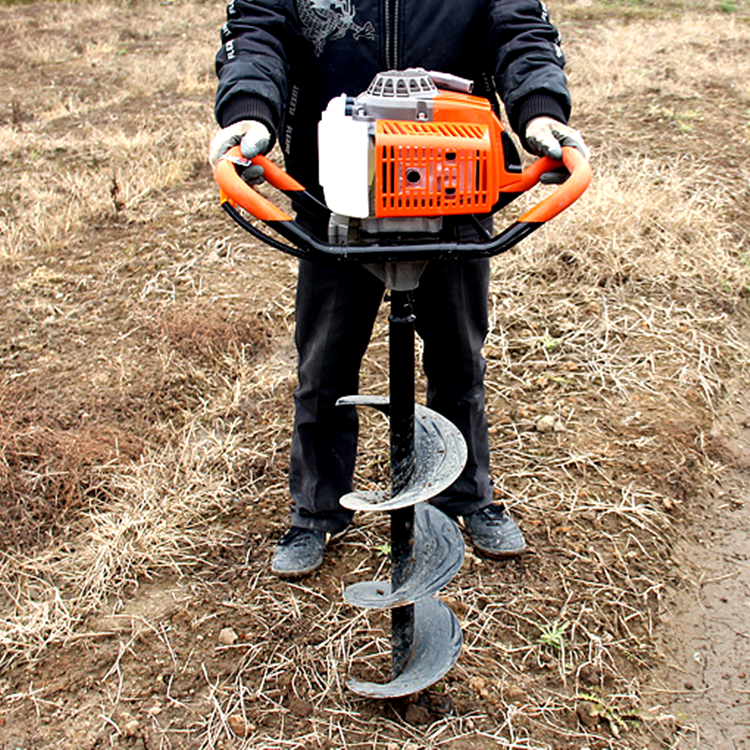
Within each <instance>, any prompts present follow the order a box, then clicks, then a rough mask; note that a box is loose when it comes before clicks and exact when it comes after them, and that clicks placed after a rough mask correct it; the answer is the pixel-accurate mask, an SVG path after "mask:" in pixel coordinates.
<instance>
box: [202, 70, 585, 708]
mask: <svg viewBox="0 0 750 750" xmlns="http://www.w3.org/2000/svg"><path fill="white" fill-rule="evenodd" d="M470 90H471V85H470V82H468V81H465V80H463V79H460V78H456V77H454V76H450V75H445V74H442V73H434V72H427V71H425V70H423V69H420V68H416V69H409V70H405V71H388V72H385V73H381V74H379V75H378V76H376V77H375V79H374V80H373V82H372V83H371V85H370V86H369V88H368V89H367V91H365V92H364V93H362V94H360V95H359V96H357V97H350V96H347V95H344V94H342V95H341V96H339V97H336V98H335V99H333V100H332V101H331V102H330V104H329V105H328V107H327V109H326V110H325V111H324V112H323V115H322V119H321V122H320V125H319V159H320V184H321V186H322V189H323V195H324V199H325V202H322V201H320V200H318V199H317V198H316V197H315V196H313V195H312V194H311V193H309V192H308V191H307V190H306V189H305V188H304V187H303V186H302V185H301V184H300V183H299V182H297V181H296V180H295V179H294V178H292V177H291V176H290V175H288V174H287V173H286V172H285V171H284V170H283V169H282V168H280V167H279V166H278V165H276V164H275V163H274V162H272V161H271V160H269V159H268V158H266V157H263V156H258V157H255V159H253V160H252V162H253V163H255V164H259V165H261V166H262V167H263V168H264V175H265V179H266V180H267V181H268V183H270V184H271V185H272V186H273V187H274V188H276V189H277V190H279V191H281V192H282V193H284V194H286V195H287V196H288V197H289V198H291V200H292V202H293V204H294V205H295V207H296V208H297V209H298V216H299V215H300V212H304V213H307V214H309V215H310V216H312V217H314V218H315V220H316V221H317V222H318V223H321V222H326V223H327V226H328V237H327V239H321V238H320V237H319V236H317V235H316V234H314V233H313V232H312V231H311V230H310V229H309V226H310V225H311V223H310V222H304V221H303V222H300V221H298V220H296V219H294V218H293V217H292V216H290V215H288V214H287V213H286V212H285V211H284V210H282V209H281V208H279V207H278V206H277V205H276V204H275V203H274V202H273V201H272V200H270V199H268V198H266V197H265V196H264V195H262V194H261V193H260V192H258V191H257V190H256V189H254V188H253V187H251V186H250V185H247V184H246V183H245V182H244V181H243V180H242V179H241V177H240V175H239V171H238V170H241V169H242V168H244V167H246V166H248V164H249V162H248V160H246V159H244V158H243V157H242V156H241V153H240V149H239V147H235V148H233V149H231V150H230V151H229V152H228V153H227V154H226V155H225V157H224V158H222V159H221V160H220V161H219V162H218V163H217V164H216V166H215V170H214V176H215V179H216V181H217V183H218V184H219V187H220V189H221V205H222V207H223V208H224V209H225V211H226V212H227V213H228V214H229V215H230V216H231V217H232V219H233V220H234V221H235V222H236V223H237V224H239V225H240V226H241V227H243V228H244V229H245V230H247V231H248V232H250V234H252V235H253V236H255V237H256V238H258V239H260V240H262V241H263V242H265V243H266V244H268V245H270V246H271V247H273V248H275V249H278V250H281V251H283V252H286V253H289V254H291V255H293V256H296V257H299V258H306V259H308V260H311V261H320V262H330V261H331V260H334V261H339V262H342V263H362V264H365V265H366V266H367V267H368V268H369V269H370V270H371V271H372V272H373V273H375V274H377V275H378V276H379V277H380V278H381V279H382V280H383V281H384V283H385V286H386V288H387V289H388V298H389V299H390V305H391V311H390V317H389V396H388V397H378V396H367V395H352V396H347V397H344V398H342V399H340V400H339V402H338V403H339V404H340V405H341V406H349V407H351V406H356V407H365V406H366V407H371V408H374V409H378V410H380V411H382V412H384V413H385V414H387V415H388V417H389V419H390V460H391V487H390V490H389V491H388V492H373V491H354V492H352V493H350V494H347V495H345V496H344V497H342V498H341V500H340V502H341V504H342V505H343V506H344V507H346V508H349V509H351V510H354V511H365V512H387V513H389V514H390V522H391V523H390V526H391V538H390V549H391V579H390V581H363V582H359V583H355V584H353V585H351V586H349V587H348V588H347V589H346V590H345V592H344V598H345V599H346V601H347V602H349V603H350V604H352V605H356V606H359V607H365V608H368V609H388V610H390V612H391V650H392V655H391V679H390V681H389V682H387V683H385V684H382V683H375V682H364V681H361V680H357V679H353V678H351V679H349V681H348V683H347V684H348V686H349V688H350V689H351V690H353V691H354V692H355V693H358V694H360V695H363V696H367V697H370V698H396V697H401V696H406V695H410V694H413V693H416V692H419V691H420V690H423V689H425V688H427V687H429V686H430V685H432V684H434V683H435V682H437V681H438V680H439V679H441V678H442V677H443V676H444V675H445V674H446V673H447V672H448V671H449V670H450V668H451V667H452V666H453V664H454V663H455V662H456V660H457V659H458V657H459V653H460V650H461V641H462V636H461V628H460V626H459V623H458V620H457V618H456V616H455V615H454V613H453V612H452V611H451V609H450V608H449V607H448V606H447V605H446V604H444V603H443V602H442V601H441V600H440V599H439V598H438V597H437V596H436V595H437V593H438V592H439V591H440V590H441V589H442V588H443V587H444V586H445V585H447V584H448V583H449V582H450V580H451V579H452V578H453V577H454V576H455V574H456V573H457V572H458V570H459V568H460V567H461V564H462V562H463V557H464V544H463V539H462V536H461V532H460V530H459V529H458V527H457V525H456V524H455V523H454V522H453V521H452V520H451V519H450V518H448V517H447V516H446V515H444V514H443V513H442V512H441V511H439V510H438V509H437V508H435V507H433V506H432V505H431V504H430V503H429V500H430V499H431V498H433V497H435V496H437V495H439V494H440V493H441V492H442V491H443V490H445V489H446V488H448V487H449V486H450V485H451V484H452V483H453V482H454V481H455V480H456V479H457V478H458V476H459V475H460V474H461V471H462V469H463V467H464V464H465V461H466V445H465V442H464V439H463V436H462V435H461V433H460V432H459V430H458V428H457V427H455V426H454V425H453V424H452V423H451V422H450V421H449V420H447V419H446V418H445V417H443V416H442V415H440V414H438V413H437V412H435V411H433V410H431V409H428V408H426V407H424V406H420V405H415V403H414V392H415V385H414V383H415V375H414V365H415V362H414V344H415V327H414V320H415V318H414V314H413V310H412V292H413V290H414V289H415V288H416V287H417V285H418V283H419V277H420V274H421V272H422V270H423V268H424V266H425V264H426V263H428V262H429V261H431V260H436V259H454V260H464V259H470V258H482V257H492V256H495V255H499V254H501V253H504V252H506V251H507V250H509V249H511V248H512V247H514V246H515V245H516V244H518V243H519V242H520V241H521V240H522V239H524V238H525V237H527V236H528V235H530V234H531V233H532V232H534V231H535V230H536V229H538V228H539V227H540V226H542V225H543V224H544V223H545V222H547V221H549V220H550V219H552V218H554V217H555V216H557V215H558V214H559V213H560V212H561V211H563V210H564V209H565V208H567V207H568V206H570V205H571V204H572V203H573V202H574V201H575V200H577V199H578V198H579V197H580V196H581V195H582V194H583V193H584V192H585V190H586V189H587V187H588V185H589V183H590V181H591V167H590V165H589V164H588V162H587V161H586V160H585V159H584V158H583V156H582V155H581V154H580V153H579V152H578V151H576V150H575V149H573V148H570V147H564V148H563V150H562V154H563V158H562V164H561V163H560V162H557V161H554V160H552V159H550V158H549V157H542V158H540V159H538V160H537V161H535V162H533V163H532V164H531V165H530V166H528V167H526V168H525V169H524V168H522V166H521V163H520V158H519V156H518V152H517V150H516V149H515V146H514V144H513V141H512V140H511V139H510V137H509V135H508V133H507V131H505V130H504V128H503V126H502V124H501V122H500V120H499V119H498V117H497V115H496V114H495V112H494V111H493V108H492V106H491V105H490V103H489V101H487V100H486V99H484V98H481V97H476V96H472V95H471V93H470ZM563 165H564V166H565V167H566V168H567V170H568V172H569V173H570V176H569V177H568V178H567V180H566V181H565V182H564V183H563V184H561V185H560V186H559V187H557V188H556V189H555V190H554V192H552V193H551V194H549V195H547V196H546V197H545V198H544V199H542V200H541V201H540V202H539V203H538V204H536V205H535V206H534V207H533V208H531V209H529V210H528V211H526V212H525V213H524V214H523V215H522V216H521V217H520V218H518V219H517V220H516V221H514V222H513V223H511V224H510V225H509V226H508V227H507V228H505V229H504V230H503V231H501V232H499V233H498V234H493V233H492V232H489V231H487V229H486V226H487V223H486V222H482V221H480V220H479V219H478V218H477V217H478V216H481V217H486V216H488V215H492V214H494V213H495V212H496V211H498V210H499V209H501V208H503V207H504V206H506V205H507V204H509V203H510V202H511V201H512V200H514V199H515V198H517V197H518V196H519V195H521V194H522V193H524V192H525V191H527V190H529V189H530V188H532V187H533V186H535V185H536V184H537V183H538V182H539V181H540V179H541V176H542V175H543V174H544V173H546V172H548V171H551V170H554V169H558V168H560V167H561V166H563ZM248 215H249V217H254V218H255V219H258V220H260V221H261V222H262V223H263V224H265V225H266V227H269V228H271V229H273V230H274V231H275V235H274V234H269V233H268V231H267V230H265V229H261V228H259V227H258V226H257V225H256V224H255V223H253V222H252V221H251V220H250V218H249V217H248ZM450 216H464V217H466V218H467V220H469V221H471V222H473V223H474V224H475V226H476V230H477V232H476V234H477V237H478V238H479V239H474V240H470V241H466V242H462V241H458V240H455V239H449V240H446V239H445V235H444V233H443V226H444V220H445V218H446V217H450ZM279 237H280V238H281V239H279Z"/></svg>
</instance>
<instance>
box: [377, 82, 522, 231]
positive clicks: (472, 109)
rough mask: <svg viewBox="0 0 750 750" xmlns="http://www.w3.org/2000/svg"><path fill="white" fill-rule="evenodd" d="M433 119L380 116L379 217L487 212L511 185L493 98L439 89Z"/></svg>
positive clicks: (501, 129)
mask: <svg viewBox="0 0 750 750" xmlns="http://www.w3.org/2000/svg"><path fill="white" fill-rule="evenodd" d="M433 106H434V110H433V119H432V121H430V122H425V121H419V120H415V121H409V120H376V122H375V171H374V183H375V184H374V188H375V194H374V203H375V205H374V209H375V216H376V217H377V218H388V217H411V216H414V217H416V216H420V217H421V216H446V215H451V214H465V213H483V212H489V211H490V210H491V209H492V207H493V205H494V204H495V203H496V202H497V199H498V195H499V192H500V188H501V187H502V185H503V184H504V183H505V182H511V181H514V180H517V179H518V175H517V174H515V173H514V174H510V173H508V172H507V171H506V169H505V161H504V157H503V143H502V134H503V126H502V123H501V122H500V120H499V119H498V118H497V116H496V115H495V113H494V112H493V111H492V107H491V106H490V103H489V102H488V101H487V100H486V99H484V98H482V97H477V96H471V95H470V94H461V93H457V92H453V91H440V93H439V94H437V95H436V96H435V98H434V100H433Z"/></svg>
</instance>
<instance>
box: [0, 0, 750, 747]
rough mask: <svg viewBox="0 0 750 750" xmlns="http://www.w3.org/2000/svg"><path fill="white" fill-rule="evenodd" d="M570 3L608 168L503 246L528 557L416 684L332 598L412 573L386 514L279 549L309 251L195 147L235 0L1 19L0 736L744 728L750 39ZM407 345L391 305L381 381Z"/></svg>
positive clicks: (643, 735) (684, 19)
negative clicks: (323, 545) (427, 677)
mask: <svg viewBox="0 0 750 750" xmlns="http://www.w3.org/2000/svg"><path fill="white" fill-rule="evenodd" d="M549 5H550V8H551V12H552V15H553V17H555V15H556V14H557V15H558V16H559V17H560V18H561V19H562V29H563V33H564V36H565V38H566V40H567V47H566V49H567V54H568V57H569V60H570V65H569V72H570V78H571V84H572V86H573V90H574V96H575V100H576V112H575V122H574V124H575V125H577V126H578V127H580V128H581V129H582V130H583V131H584V132H585V133H586V136H587V138H588V140H589V141H590V142H591V144H592V146H593V148H594V153H595V169H596V180H595V184H594V186H593V187H592V188H591V190H590V191H589V193H588V194H587V196H586V197H585V198H584V200H583V201H582V203H581V204H580V205H579V206H576V207H575V208H574V209H571V210H570V211H568V212H566V214H565V215H564V216H563V217H560V219H559V220H557V221H556V222H554V223H553V224H552V225H551V226H550V227H549V228H547V229H545V230H544V231H541V232H539V233H537V235H535V236H534V237H533V238H531V239H529V240H527V241H525V242H524V243H523V245H522V247H521V248H519V250H518V251H516V252H514V253H512V254H510V255H508V256H506V257H504V258H503V259H501V260H498V261H496V262H495V263H494V265H493V279H492V287H491V293H490V302H491V310H492V320H491V330H490V333H489V336H488V339H487V346H486V358H487V363H488V378H487V407H488V413H489V416H490V424H491V448H492V456H493V463H494V466H495V482H496V488H497V496H498V498H499V499H502V500H503V501H504V502H506V503H507V504H508V505H509V506H510V507H511V510H512V512H513V513H514V514H515V516H516V517H517V518H518V519H519V521H520V523H521V526H522V527H523V528H524V531H525V533H526V536H527V540H528V542H529V547H530V549H529V552H528V554H526V555H524V556H522V557H521V558H519V559H517V560H512V561H508V562H505V563H501V564H500V563H497V562H493V561H489V560H484V559H481V558H480V557H478V556H476V555H475V554H473V553H472V552H471V551H468V552H467V557H466V561H465V563H464V566H463V568H462V570H461V571H460V573H459V575H458V576H457V577H456V578H455V579H454V581H453V582H452V583H451V584H450V586H449V587H448V588H447V589H446V590H445V591H444V592H443V593H444V595H445V601H446V602H447V603H448V604H449V605H450V606H451V607H452V608H453V609H454V611H455V612H456V614H457V616H458V618H459V620H460V622H461V626H462V629H463V633H464V647H463V650H462V653H461V657H460V659H459V661H458V663H457V664H456V666H455V667H454V668H453V669H452V670H451V671H450V673H449V674H448V675H447V676H446V677H445V678H444V679H443V680H441V681H440V682H439V683H438V684H437V685H435V686H434V687H433V688H431V689H430V690H428V691H425V692H424V693H423V694H421V695H418V696H414V697H413V698H411V699H409V700H403V701H393V702H372V701H367V700H363V699H360V698H358V697H356V696H354V695H353V694H351V693H350V692H349V691H348V690H347V689H346V687H345V682H346V679H347V677H348V676H349V675H350V674H356V675H358V676H363V675H368V676H370V677H377V678H382V679H385V678H386V676H387V668H388V667H387V665H388V656H389V650H390V644H389V640H388V634H387V622H386V621H385V618H384V617H383V616H382V615H375V616H369V615H367V614H365V613H363V612H362V611H361V610H355V609H354V608H352V607H349V606H348V605H347V604H346V603H345V602H344V600H343V596H342V591H343V588H344V587H345V586H346V585H348V584H349V583H353V582H355V581H360V580H365V579H379V578H382V577H383V576H387V575H388V556H387V554H386V550H385V548H384V541H385V540H386V539H387V538H388V529H387V521H386V520H385V519H382V518H377V517H372V516H365V515H362V516H359V515H358V516H357V518H356V520H355V524H354V526H353V527H352V528H351V529H350V530H349V531H348V532H347V533H346V534H345V535H344V536H343V537H342V538H341V539H340V540H338V541H337V542H336V543H335V544H334V546H333V547H332V549H331V551H330V552H331V553H330V554H329V555H328V557H327V559H326V562H325V563H324V565H323V567H322V569H321V570H320V571H318V572H317V573H316V574H314V575H313V576H311V577H310V578H309V579H305V580H302V581H298V582H286V581H280V580H278V579H276V578H275V577H273V576H271V575H270V573H269V572H268V563H269V560H270V556H271V554H272V550H273V546H274V543H275V540H276V539H277V538H278V536H279V534H280V533H281V532H282V531H283V529H284V526H285V524H286V522H287V513H288V503H289V499H288V495H287V489H286V484H287V476H286V465H287V458H288V451H289V443H290V437H291V419H292V405H291V399H292V393H293V389H294V387H295V362H294V350H293V340H292V325H293V314H294V282H295V273H296V267H295V263H294V261H293V260H291V259H290V258H287V257H285V256H283V255H281V254H279V253H276V252H274V251H271V250H269V249H267V248H264V247H260V246H259V245H258V244H257V243H255V242H254V241H252V240H251V239H250V238H249V236H248V235H246V234H243V233H242V232H240V231H239V230H238V229H236V228H234V227H233V226H231V225H230V224H229V223H228V221H227V220H226V218H225V217H223V215H222V213H221V211H220V209H219V207H218V200H217V195H216V190H215V188H214V186H213V185H212V181H211V176H210V174H209V170H208V168H207V166H206V165H205V156H204V154H205V150H206V144H207V143H208V141H209V139H210V136H211V134H212V132H213V129H214V126H213V123H212V114H211V104H212V97H213V88H214V87H213V78H212V75H213V74H212V58H213V54H214V51H215V48H216V45H217V44H218V30H219V27H220V24H221V22H222V20H223V15H224V7H223V3H220V2H198V1H197V0H180V1H179V2H174V3H161V2H135V3H128V4H120V3H108V2H91V3H81V4H72V5H71V4H67V3H62V2H59V3H54V4H46V3H40V4H37V3H32V4H28V5H18V6H11V7H3V8H0V69H2V70H3V71H4V75H3V76H2V81H3V83H2V85H0V164H1V165H2V172H1V173H0V175H1V176H0V290H1V292H2V296H3V305H2V306H1V307H0V669H2V671H1V672H0V692H1V693H2V695H3V701H2V705H0V748H1V749H2V750H11V748H12V749H13V750H16V748H24V749H25V750H30V749H31V748H45V749H46V748H55V747H60V748H69V747H74V748H81V749H82V750H85V749H87V748H91V749H93V748H105V747H108V748H122V749H125V748H138V749H143V750H153V749H154V748H185V749H186V750H187V749H190V750H193V749H197V748H207V749H208V748H210V749H212V750H213V749H214V748H224V749H225V750H226V749H228V748H233V749H234V748H237V749H240V748H241V749H242V750H247V749H249V748H252V749H253V750H263V749H264V748H267V749H269V750H271V749H273V750H278V748H299V749H302V748H305V749H307V748H358V749H360V748H362V749H364V748H378V750H382V749H387V750H394V749H395V748H409V749H410V750H417V749H418V748H452V749H455V750H458V749H461V748H467V747H471V748H507V750H552V749H553V748H554V750H583V748H589V750H604V749H605V748H607V749H609V748H612V749H613V750H615V749H616V750H636V748H637V749H638V750H643V749H644V748H649V750H651V749H652V748H653V750H657V749H661V748H677V747H680V748H682V747H684V748H688V747H690V748H692V747H695V748H699V747H700V748H706V747H711V748H719V747H722V745H721V744H719V743H721V742H725V743H731V742H735V743H736V746H737V747H741V746H742V745H741V744H737V743H739V742H741V740H739V739H737V737H738V736H739V735H737V734H736V730H735V727H736V726H739V727H742V726H743V722H744V721H746V714H743V711H744V710H745V709H746V703H745V702H744V698H745V693H744V692H743V691H744V690H745V686H746V685H747V683H746V682H744V680H745V677H744V675H745V674H746V668H747V665H746V664H745V662H746V660H743V659H744V657H740V656H738V657H737V658H736V659H735V660H734V663H733V662H732V661H731V659H725V658H724V657H725V656H730V655H731V653H732V649H735V650H736V653H737V654H738V655H739V654H741V653H747V649H746V646H745V647H744V648H743V646H744V645H745V644H744V641H745V640H746V627H745V626H744V625H743V624H742V615H743V613H745V614H746V609H743V607H745V608H746V601H747V596H746V591H747V589H746V585H747V579H746V576H745V574H746V572H747V571H746V560H745V557H744V555H745V554H746V551H745V545H746V534H745V531H744V526H743V523H744V521H743V519H745V518H746V514H745V511H746V499H745V498H746V495H745V494H742V493H743V492H744V489H742V492H741V491H740V490H741V486H740V485H736V486H735V485H734V484H733V483H732V482H733V481H734V480H730V477H733V476H740V474H741V472H742V471H744V470H745V469H746V468H747V467H746V466H744V468H743V464H742V460H743V459H742V456H743V455H745V456H746V455H747V453H744V454H743V452H742V451H744V450H745V448H746V446H745V448H743V447H742V446H743V445H744V443H743V442H742V441H744V440H745V437H746V431H745V427H744V426H743V424H742V419H739V421H738V422H737V424H736V425H735V427H734V428H732V429H730V428H729V427H723V425H726V424H729V423H726V422H723V421H722V415H723V414H724V413H725V412H726V411H727V403H730V404H731V399H732V398H734V397H735V396H736V395H740V396H741V394H742V393H744V391H743V390H737V389H742V388H746V387H747V381H746V375H747V372H748V355H747V345H746V340H745V338H744V337H743V335H742V331H743V329H744V328H745V326H746V322H747V318H748V314H749V310H748V289H750V266H749V265H748V260H747V258H748V256H747V253H748V244H747V238H748V231H749V230H750V214H749V213H748V200H747V199H748V195H747V181H746V179H745V176H746V175H747V173H748V168H749V167H750V162H749V161H748V153H749V152H748V149H747V145H748V136H749V133H748V120H747V111H748V107H750V93H748V91H747V88H746V86H745V84H744V83H743V82H746V81H747V80H748V78H749V77H750V62H749V60H750V58H748V55H747V50H748V46H749V45H750V30H748V28H747V27H746V26H744V25H743V20H742V19H743V18H744V15H743V14H742V13H741V12H739V11H738V12H737V13H736V14H734V15H733V14H730V13H728V12H720V11H718V10H717V9H715V8H714V7H713V6H710V7H709V6H706V5H705V4H692V3H691V4H689V5H686V4H685V3H675V2H672V1H671V0H669V1H667V0H665V2H664V3H659V2H656V0H654V2H650V1H649V2H647V3H638V4H633V3H625V2H623V3H609V2H607V3H603V2H598V1H597V0H590V2H589V1H588V0H586V1H585V2H584V1H583V0H576V1H575V2H572V1H571V2H567V1H563V0H559V2H550V3H549ZM635 6H637V8H635V9H636V10H639V9H646V10H648V16H647V19H646V20H645V21H644V20H640V16H639V14H638V13H637V12H633V9H634V7H635ZM688 7H689V8H690V9H691V10H692V11H694V12H693V13H686V12H685V10H686V8H688ZM592 19H593V20H592ZM717 175H720V176H721V179H717ZM523 200H525V198H524V199H522V200H521V201H520V202H523ZM513 212H514V216H515V209H514V210H513ZM519 212H520V209H519ZM506 218H507V217H506ZM386 363H387V340H386V325H385V320H384V317H383V316H381V318H380V320H379V321H378V323H377V325H376V329H375V332H374V335H373V339H372V342H371V345H370V348H369V350H368V355H367V359H366V362H365V364H364V367H363V372H362V392H363V393H376V394H383V393H385V392H386V386H387V376H386V369H385V368H386V367H387V365H386ZM730 382H731V383H739V385H738V386H736V388H735V386H732V388H729V386H728V385H727V384H728V383H730ZM419 388H420V390H421V391H423V390H424V384H423V383H422V382H421V381H420V384H419ZM744 403H745V402H743V404H744ZM733 413H734V412H733ZM743 418H744V417H743ZM717 425H719V426H721V428H719V427H717ZM386 432H387V427H386V425H385V423H384V421H383V419H382V417H378V416H377V415H375V416H373V415H363V416H362V429H361V449H360V455H359V460H358V466H357V477H356V483H357V486H359V487H365V488H370V489H374V488H379V487H382V486H383V485H384V483H385V482H386V481H387V466H386V459H385V456H386V452H387V451H386V445H385V438H384V435H385V433H386ZM740 449H741V450H740ZM742 487H744V485H742ZM709 489H711V490H712V491H713V492H714V495H713V496H709V495H707V494H706V493H707V491H708V490H709ZM710 545H713V546H710ZM725 563H726V564H727V565H728V567H724V565H725ZM698 595H700V599H699V601H700V603H701V606H703V607H705V608H706V610H707V612H708V613H710V614H711V615H712V616H710V617H708V618H704V617H703V614H702V613H701V611H700V610H699V609H695V608H694V607H693V605H692V603H691V602H693V601H695V599H696V597H697V596H698ZM743 597H744V598H743ZM723 599H726V600H727V601H723ZM696 654H697V655H698V658H699V660H698V661H696V659H695V658H694V657H695V655H696ZM725 675H728V676H726V677H725ZM688 699H689V700H690V701H691V702H690V703H687V700H688ZM709 699H712V700H714V702H713V703H709V702H708V701H709ZM733 732H734V734H735V735H736V737H735V739H730V738H732V736H733V735H732V733H733ZM726 747H727V748H729V747H732V745H731V744H726Z"/></svg>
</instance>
